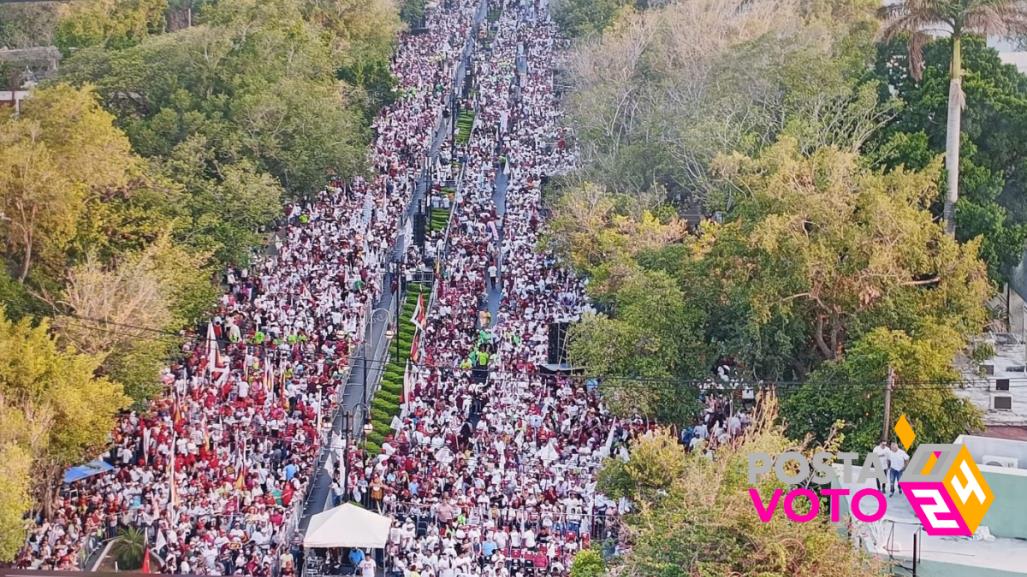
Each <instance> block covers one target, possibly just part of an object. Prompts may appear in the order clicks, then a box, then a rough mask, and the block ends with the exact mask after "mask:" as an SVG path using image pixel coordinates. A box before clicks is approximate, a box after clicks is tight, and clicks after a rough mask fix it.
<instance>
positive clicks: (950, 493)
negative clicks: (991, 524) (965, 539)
mask: <svg viewBox="0 0 1027 577" xmlns="http://www.w3.org/2000/svg"><path fill="white" fill-rule="evenodd" d="M899 487H901V488H902V492H903V493H904V494H905V495H906V499H907V500H908V501H909V504H910V505H911V506H912V507H913V512H915V513H916V516H917V517H918V518H919V519H920V523H922V524H923V526H924V531H926V532H927V534H928V535H963V536H970V535H973V534H974V531H976V530H977V527H978V525H980V524H981V521H982V520H983V519H984V515H985V513H987V512H988V509H989V508H990V507H991V504H992V502H993V501H994V500H995V496H994V494H993V493H992V492H991V487H989V486H988V483H987V481H985V480H984V476H983V475H982V474H981V471H980V469H978V468H977V464H976V463H974V460H973V457H972V456H971V455H970V451H969V450H967V448H966V446H965V445H944V444H939V445H920V446H919V447H917V450H916V452H915V453H913V457H912V458H911V459H910V461H909V465H908V466H907V467H906V471H905V473H903V475H902V479H901V480H900V481H899Z"/></svg>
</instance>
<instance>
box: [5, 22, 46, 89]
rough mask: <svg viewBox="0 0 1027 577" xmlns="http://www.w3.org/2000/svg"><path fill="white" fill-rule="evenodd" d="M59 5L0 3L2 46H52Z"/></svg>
mask: <svg viewBox="0 0 1027 577" xmlns="http://www.w3.org/2000/svg"><path fill="white" fill-rule="evenodd" d="M59 7H60V4H58V3H57V2H26V3H10V2H5V3H3V4H0V48H3V47H6V48H31V47H34V46H50V45H51V44H52V43H53V34H54V29H55V28H56V27H57V20H58V9H59ZM4 88H5V89H6V86H5V87H4Z"/></svg>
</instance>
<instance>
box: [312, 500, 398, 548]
mask: <svg viewBox="0 0 1027 577" xmlns="http://www.w3.org/2000/svg"><path fill="white" fill-rule="evenodd" d="M391 526H392V519H390V518H388V517H385V516H382V515H379V514H377V513H372V512H371V511H368V510H367V509H363V508H360V507H358V506H356V505H354V504H352V503H344V504H342V505H341V506H339V507H334V508H332V509H329V510H327V511H324V512H323V513H318V514H317V515H314V516H313V517H312V518H311V519H310V525H309V526H308V527H307V534H306V535H304V536H303V546H304V547H317V548H326V547H359V548H362V549H384V548H385V544H386V543H387V542H388V540H389V528H390V527H391Z"/></svg>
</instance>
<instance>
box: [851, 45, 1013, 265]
mask: <svg viewBox="0 0 1027 577" xmlns="http://www.w3.org/2000/svg"><path fill="white" fill-rule="evenodd" d="M923 53H924V68H923V73H922V75H921V78H920V80H919V81H916V80H914V79H913V77H912V75H911V74H910V71H909V60H908V56H907V47H906V44H905V43H904V42H901V41H895V42H891V43H888V44H885V45H882V46H881V47H880V49H879V55H878V60H877V71H876V75H877V77H878V78H879V79H880V80H881V81H882V86H886V87H890V91H888V92H885V93H882V98H885V99H893V98H894V99H895V100H898V101H899V102H901V103H902V106H901V112H900V113H899V114H898V116H897V117H896V118H895V120H894V121H893V122H891V123H889V125H888V127H887V128H886V129H885V130H884V131H883V132H882V133H881V134H880V135H879V136H878V137H877V138H876V139H875V142H873V143H872V146H870V147H868V154H869V155H870V156H871V158H874V159H875V160H876V161H877V162H880V163H881V164H882V165H884V166H888V167H895V166H898V165H904V166H906V167H907V168H912V169H917V170H919V169H921V168H923V167H924V166H926V165H927V164H928V163H929V162H930V161H931V159H932V158H933V157H934V156H935V155H937V154H941V153H942V152H944V150H945V139H946V134H945V132H946V127H945V125H943V124H942V123H940V122H937V119H938V118H941V117H943V116H944V115H945V114H946V110H947V100H946V98H947V96H946V94H947V90H948V85H949V69H950V68H951V66H950V59H951V54H952V50H951V41H950V40H947V39H945V40H936V41H934V42H930V43H929V44H927V45H926V46H924V47H923ZM961 53H962V62H963V79H962V89H963V94H964V99H965V102H966V109H965V111H964V112H963V113H962V117H961V135H962V139H961V140H962V144H961V147H960V160H959V164H960V170H959V200H958V201H957V202H956V212H955V223H956V238H957V239H959V240H961V241H967V240H970V239H973V238H976V237H978V236H980V237H982V239H983V243H982V246H981V255H982V257H983V258H984V260H985V261H986V262H987V263H988V269H989V273H990V275H991V277H992V279H993V280H995V281H996V282H999V283H1002V282H1005V281H1007V280H1008V279H1009V276H1010V274H1011V271H1012V269H1013V267H1015V266H1016V264H1018V263H1019V261H1020V259H1021V253H1022V252H1023V248H1024V243H1025V227H1024V226H1023V224H1024V223H1025V222H1027V210H1025V207H1027V204H1025V203H1024V202H1023V200H1022V199H1023V198H1024V194H1023V192H1024V190H1025V187H1027V174H1025V173H1024V171H1023V167H1024V166H1025V164H1024V158H1027V147H1025V146H1024V143H1023V142H1022V139H1021V138H1019V137H1018V136H1017V135H1019V134H1020V133H1022V131H1023V130H1025V129H1027V76H1024V75H1023V74H1021V73H1020V72H1019V71H1017V70H1016V68H1015V67H1013V66H1011V65H1007V64H1003V63H1002V61H1001V60H1000V59H999V56H998V53H997V52H996V51H995V50H993V49H991V48H988V47H987V46H986V44H985V42H984V40H983V39H980V38H976V37H968V38H965V39H963V41H962V47H961ZM892 91H893V92H894V96H893V93H892ZM942 207H943V203H942V202H941V201H940V199H939V202H938V203H935V204H933V205H932V212H934V213H935V214H936V215H938V216H942V214H943V208H942Z"/></svg>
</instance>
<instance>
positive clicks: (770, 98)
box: [547, 0, 1027, 446]
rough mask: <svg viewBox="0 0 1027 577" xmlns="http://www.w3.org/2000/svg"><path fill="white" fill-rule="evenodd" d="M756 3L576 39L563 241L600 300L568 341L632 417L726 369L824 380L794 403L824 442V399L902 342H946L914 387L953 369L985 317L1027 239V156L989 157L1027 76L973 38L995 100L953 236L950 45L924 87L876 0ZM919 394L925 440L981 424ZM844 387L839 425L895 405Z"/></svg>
mask: <svg viewBox="0 0 1027 577" xmlns="http://www.w3.org/2000/svg"><path fill="white" fill-rule="evenodd" d="M744 5H745V8H744V9H740V8H739V5H736V4H735V3H732V2H727V3H725V2H705V1H702V0H700V1H698V2H669V3H661V4H660V5H659V6H655V7H649V8H648V9H642V10H638V9H637V8H638V7H637V6H636V7H635V8H636V9H627V10H622V11H621V12H619V13H618V14H617V15H616V16H613V17H611V20H610V22H609V23H608V24H607V25H604V26H603V27H602V29H601V30H602V33H601V34H598V35H595V34H593V35H591V36H590V37H589V38H587V39H584V40H582V41H579V42H578V43H577V44H576V45H575V47H574V48H573V54H572V58H571V60H570V62H569V64H568V70H567V72H568V78H569V80H570V85H571V87H572V88H571V92H570V95H569V96H568V98H567V102H568V108H569V113H570V114H569V122H570V124H571V126H572V127H573V128H574V130H575V134H576V136H577V137H578V144H579V146H580V148H581V149H582V153H583V159H582V160H583V162H582V165H581V167H580V169H579V170H578V171H577V172H576V173H574V174H572V175H570V176H568V177H564V178H562V179H561V181H560V183H559V186H560V188H559V192H558V194H557V195H555V200H554V201H553V211H554V217H553V220H552V222H551V227H550V234H549V237H548V239H547V242H548V244H549V246H550V248H553V249H555V250H556V251H557V252H558V253H560V254H561V255H563V256H564V257H565V259H567V260H568V261H569V262H570V264H572V265H573V266H574V267H575V268H576V269H577V270H579V271H580V272H582V273H584V274H586V275H588V277H589V279H590V284H589V293H590V296H592V297H593V299H594V300H595V301H596V303H597V305H598V309H599V313H598V314H595V315H587V316H586V317H585V318H584V319H583V320H582V322H580V323H578V324H577V325H576V326H575V327H574V328H573V329H572V333H571V337H572V338H571V344H570V348H569V351H570V355H571V357H572V358H573V360H574V362H575V363H576V364H579V365H582V366H585V367H588V368H590V369H592V372H594V373H595V374H597V375H602V376H605V377H607V378H606V379H605V381H604V387H605V388H606V389H607V398H608V399H609V400H610V401H611V404H612V406H614V408H620V409H622V410H625V411H627V412H638V413H642V414H644V415H646V416H649V417H653V418H657V419H659V420H661V421H663V422H668V423H681V422H686V421H687V416H688V415H689V414H690V412H691V411H693V410H694V408H695V405H694V403H695V401H694V399H692V398H691V397H694V396H696V395H693V394H689V393H688V392H687V391H686V390H685V389H682V387H681V384H682V383H681V381H685V380H693V379H705V378H707V377H709V376H710V369H711V368H712V366H713V365H714V364H715V363H717V362H719V361H720V360H723V359H730V360H731V361H733V362H734V363H735V367H736V372H737V376H738V377H741V378H745V379H749V380H754V379H755V380H760V379H766V380H772V381H780V380H798V381H804V380H807V379H808V380H809V383H808V388H805V389H803V390H801V391H800V393H801V394H797V395H796V397H795V400H794V403H793V402H792V401H791V400H790V399H786V401H787V402H786V403H785V413H786V416H787V417H789V418H793V417H794V418H795V420H796V423H795V426H794V428H793V431H792V432H793V433H795V434H796V435H801V434H804V433H806V432H813V431H820V432H823V431H826V430H827V429H828V428H829V425H831V424H833V423H834V419H831V418H830V417H831V415H833V414H835V413H832V412H831V411H830V410H827V409H824V410H820V411H816V410H814V409H815V408H816V407H815V406H814V402H815V399H816V396H817V395H818V394H820V393H818V391H820V390H821V389H822V388H824V387H830V386H832V385H833V384H836V383H838V382H841V383H849V384H853V385H859V386H863V387H866V386H867V385H868V384H870V383H873V384H874V385H875V386H879V387H880V388H881V389H883V383H884V381H885V378H886V373H887V371H886V364H887V363H885V365H881V364H879V363H878V364H876V365H873V366H874V367H875V368H874V369H873V370H871V369H870V368H869V366H870V365H869V364H867V363H863V364H860V363H861V358H862V357H861V355H870V354H871V353H870V351H873V350H876V349H875V348H874V347H875V346H876V347H879V346H882V345H881V343H882V342H890V341H889V339H891V340H894V341H895V342H896V343H900V344H903V346H906V347H907V348H908V349H909V352H907V353H903V354H905V355H906V356H907V357H908V356H913V357H915V354H914V353H923V354H927V353H928V352H930V353H932V355H931V356H930V358H924V359H920V361H922V362H923V363H928V361H929V363H928V364H927V365H925V366H930V367H931V369H930V370H929V371H928V370H927V369H924V372H923V373H921V374H918V375H907V376H904V377H903V376H902V375H901V373H900V379H905V380H904V382H905V383H910V384H911V383H914V382H917V381H919V380H921V379H925V378H931V379H935V380H937V381H939V382H941V383H951V382H953V381H954V380H956V379H955V376H956V372H955V365H954V363H955V360H956V357H957V355H958V353H960V352H961V351H962V350H963V349H964V348H965V346H966V343H967V342H968V340H969V339H970V338H971V337H973V336H975V335H977V334H978V333H979V332H980V331H982V330H983V329H984V328H985V326H986V324H987V322H988V320H989V319H988V314H987V310H986V308H985V307H984V303H985V301H986V300H987V299H988V298H989V297H990V295H991V293H992V291H993V290H994V287H993V285H992V283H991V281H993V280H1001V279H1002V278H1003V275H1006V274H1008V271H1009V270H1010V269H1011V267H1012V265H1013V264H1014V263H1015V262H1016V261H1017V260H1018V259H1019V254H1020V252H1021V250H1022V248H1023V243H1024V239H1025V238H1027V237H1025V236H1024V229H1023V228H1022V227H1021V226H1020V225H1019V224H1018V222H1017V221H1016V220H1015V219H1014V218H1011V217H1010V215H1011V214H1013V212H1012V211H1011V210H1010V208H1009V207H1010V206H1011V204H1009V203H1004V202H1003V195H1004V194H1005V195H1012V196H1013V197H1018V195H1017V194H1016V193H1011V192H1010V191H1011V190H1015V188H1011V187H1010V183H1011V182H1015V180H1016V177H1015V176H1013V177H1010V176H1008V175H1011V174H1015V172H1014V171H1013V169H1012V166H1017V167H1018V164H1017V162H1016V161H1015V152H1014V153H1012V154H1010V155H1008V156H1005V157H1001V160H999V161H998V162H992V161H993V159H997V158H999V157H1000V154H999V153H997V152H996V153H995V154H991V153H988V154H987V156H986V155H985V154H984V153H983V152H982V151H983V150H985V149H989V150H990V149H992V148H997V147H1000V146H1001V144H1000V143H1001V142H1003V141H1004V140H1006V139H1009V138H1011V135H1012V134H1013V133H1014V131H1015V126H1017V125H1016V122H1017V121H1016V120H1012V119H1010V117H1011V116H1015V114H1017V112H1015V111H1016V110H1017V109H1016V106H1018V105H1017V104H1016V102H1018V101H1019V100H1020V99H1022V97H1023V91H1022V86H1023V78H1024V77H1023V76H1022V75H1020V74H1019V73H1017V72H1016V71H1015V70H1014V69H1012V68H1011V67H1004V66H1003V65H1001V64H1000V63H999V61H998V59H997V56H996V55H995V53H994V51H992V50H990V49H987V48H985V47H984V46H983V44H982V43H980V42H976V41H973V40H967V41H966V42H965V44H966V46H967V47H968V48H967V57H966V62H967V65H966V67H967V75H966V76H967V81H966V86H967V92H968V98H975V99H977V100H979V102H976V103H974V104H975V105H974V106H971V107H970V109H971V110H970V111H969V112H968V114H967V123H966V124H967V131H966V134H965V135H964V138H965V139H967V140H970V139H971V138H972V139H973V140H975V142H970V143H967V145H966V146H964V164H963V171H962V173H961V179H962V182H963V186H964V192H965V195H964V197H963V198H962V199H961V200H960V204H959V210H958V212H957V218H959V219H962V223H963V224H960V226H959V236H958V237H957V239H955V240H953V239H952V238H948V237H946V235H945V234H944V230H943V229H942V228H941V227H940V226H938V223H937V220H938V217H939V216H940V214H941V206H942V203H941V194H940V191H941V188H940V186H939V185H940V184H941V183H942V179H943V174H944V173H943V171H942V167H941V159H940V152H941V151H942V150H944V145H945V122H944V115H945V110H946V98H947V97H946V94H947V92H946V89H947V76H946V74H945V72H946V63H945V58H944V55H945V53H946V52H945V51H946V48H945V46H944V44H943V42H942V41H939V42H936V43H932V44H929V45H927V46H926V47H925V50H926V51H927V52H926V54H927V56H928V57H927V58H925V61H926V62H927V63H928V64H927V69H926V70H925V74H924V75H923V80H922V81H919V82H918V81H915V80H913V79H912V77H911V75H910V74H909V72H908V70H905V69H904V67H905V66H906V61H907V60H908V56H907V51H906V50H905V46H904V44H902V42H901V41H894V42H889V43H884V44H877V43H876V31H877V27H878V22H877V20H876V18H875V12H876V9H877V8H878V5H877V3H876V2H869V1H868V2H863V1H859V0H851V1H849V0H838V1H825V2H792V1H789V0H762V1H757V2H744ZM931 51H937V53H934V52H931ZM1005 125H1010V127H1009V129H1008V132H1005V131H1006V128H1005ZM993 126H994V127H997V128H995V129H992V128H991V127H993ZM984 127H989V128H988V129H985V128H984ZM985 132H988V134H987V135H985ZM968 137H969V138H968ZM977 141H979V142H977ZM1009 150H1010V147H1006V148H1005V149H1004V150H1003V153H1005V152H1007V151H1009ZM695 211H699V212H701V213H703V214H704V215H706V216H707V217H710V218H703V219H696V218H694V216H692V215H694V213H695ZM684 215H689V217H690V220H692V221H693V224H692V225H691V226H689V225H687V224H686V222H685V220H684ZM697 221H701V222H697ZM982 261H983V262H982ZM989 276H990V279H989ZM639 286H644V287H645V290H638V289H637V287H639ZM640 311H646V312H647V313H648V314H645V313H642V312H640ZM665 320H666V323H664V321H665ZM896 346H897V345H896ZM850 355H856V356H855V357H850ZM875 358H876V357H875ZM895 362H896V363H897V362H898V361H895ZM857 367H860V368H859V370H857ZM639 379H644V380H645V383H646V384H645V386H635V384H634V383H633V382H632V381H633V380H634V381H637V380H639ZM912 386H913V385H910V388H909V389H908V390H909V393H908V396H905V395H906V393H905V392H903V393H898V395H897V396H900V397H903V400H899V401H897V402H898V403H901V404H903V410H905V411H906V412H907V413H908V414H909V415H911V418H913V419H915V420H920V421H926V420H928V419H929V418H930V417H929V416H930V415H937V416H938V417H939V422H938V423H937V424H935V425H931V426H927V425H926V423H925V425H924V427H923V430H924V431H925V434H926V435H928V436H929V437H930V438H931V439H933V440H937V441H939V442H950V441H951V439H952V435H953V433H958V432H961V431H964V430H967V429H972V428H974V427H976V426H978V425H979V424H980V420H979V416H978V414H977V412H976V410H975V409H973V408H972V407H969V406H968V405H967V404H965V403H963V402H961V401H957V399H956V397H955V396H954V394H953V393H952V391H951V390H949V389H948V388H947V387H944V386H940V387H935V390H932V391H931V394H925V395H921V396H918V395H916V394H915V393H914V392H913V391H914V390H915V389H913V388H912ZM682 391H685V392H682ZM840 391H841V389H839V393H838V396H837V402H838V406H837V407H835V408H837V409H838V411H837V412H836V416H838V417H842V418H844V419H845V420H846V421H847V426H848V427H849V428H848V429H846V432H847V433H848V439H849V441H848V442H850V443H852V444H853V446H864V445H865V443H866V442H868V441H869V440H871V439H873V438H874V437H875V433H874V431H878V432H879V431H880V428H881V418H882V415H881V409H880V408H878V407H879V406H880V401H881V399H880V395H879V394H878V393H875V394H874V395H869V396H868V395H863V397H861V398H864V399H866V403H863V404H860V403H851V404H849V405H846V406H844V407H842V406H841V405H842V404H843V401H842V398H843V393H842V392H840ZM845 394H847V393H845ZM803 398H805V399H806V400H807V403H806V405H809V406H806V405H804V404H803V402H802V399H803ZM825 398H827V397H825ZM830 398H834V397H830ZM619 399H620V400H623V401H624V403H623V405H622V404H620V403H618V400H619ZM682 399H684V400H682ZM875 403H876V404H875ZM843 408H844V410H842V409H843ZM810 411H813V412H810ZM918 426H919V425H918Z"/></svg>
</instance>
